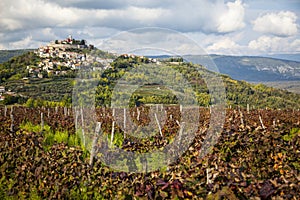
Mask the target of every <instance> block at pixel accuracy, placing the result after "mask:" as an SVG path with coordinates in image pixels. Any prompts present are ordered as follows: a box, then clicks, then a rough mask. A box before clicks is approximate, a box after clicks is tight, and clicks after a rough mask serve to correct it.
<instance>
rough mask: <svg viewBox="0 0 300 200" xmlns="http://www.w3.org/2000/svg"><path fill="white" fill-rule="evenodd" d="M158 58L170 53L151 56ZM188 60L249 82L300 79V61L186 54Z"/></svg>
mask: <svg viewBox="0 0 300 200" xmlns="http://www.w3.org/2000/svg"><path fill="white" fill-rule="evenodd" d="M150 57H153V58H158V59H166V58H170V56H169V55H160V56H150ZM184 59H186V61H187V62H193V63H197V64H201V65H203V66H205V67H207V68H209V69H212V68H215V66H216V67H217V69H218V71H219V72H220V73H222V74H226V75H229V76H230V77H231V78H233V79H236V80H244V81H249V82H266V81H273V82H274V81H300V62H297V61H291V60H283V59H276V58H268V57H261V56H228V55H215V54H212V55H186V56H184Z"/></svg>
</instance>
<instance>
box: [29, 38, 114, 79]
mask: <svg viewBox="0 0 300 200" xmlns="http://www.w3.org/2000/svg"><path fill="white" fill-rule="evenodd" d="M85 49H87V50H92V49H94V46H93V45H87V43H86V41H85V40H75V39H73V38H72V36H69V37H68V38H66V39H65V40H62V41H58V40H56V41H53V42H51V43H50V44H48V45H46V46H42V47H40V48H38V50H36V51H35V54H36V55H37V56H39V57H40V58H41V61H40V62H39V63H38V65H37V66H27V70H28V72H29V76H30V77H33V78H44V76H45V75H50V74H51V75H64V74H67V72H68V71H70V70H77V69H80V68H81V67H85V66H90V65H91V64H92V63H98V65H95V67H104V68H108V67H110V63H111V62H112V61H113V60H112V59H103V58H97V57H94V56H91V55H87V54H86V53H84V52H86V51H84V50H85Z"/></svg>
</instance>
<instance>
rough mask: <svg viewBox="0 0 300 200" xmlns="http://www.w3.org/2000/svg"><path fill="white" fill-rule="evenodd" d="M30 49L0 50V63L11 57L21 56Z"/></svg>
mask: <svg viewBox="0 0 300 200" xmlns="http://www.w3.org/2000/svg"><path fill="white" fill-rule="evenodd" d="M28 51H33V50H32V49H17V50H0V63H4V62H6V61H8V60H9V59H11V58H12V57H15V56H19V55H22V54H24V53H26V52H28Z"/></svg>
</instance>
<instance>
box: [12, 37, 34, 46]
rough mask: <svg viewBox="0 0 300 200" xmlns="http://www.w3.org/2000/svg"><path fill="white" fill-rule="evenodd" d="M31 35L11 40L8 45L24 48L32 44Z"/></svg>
mask: <svg viewBox="0 0 300 200" xmlns="http://www.w3.org/2000/svg"><path fill="white" fill-rule="evenodd" d="M32 44H33V43H32V36H28V37H26V38H24V39H22V40H20V41H16V42H11V43H10V46H11V47H12V48H13V49H25V48H28V47H30V46H31V45H32Z"/></svg>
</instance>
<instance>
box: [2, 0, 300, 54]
mask: <svg viewBox="0 0 300 200" xmlns="http://www.w3.org/2000/svg"><path fill="white" fill-rule="evenodd" d="M299 24H300V1H299V0H284V1H283V0H272V1H266V0H232V1H231V0H226V1H223V0H212V1H210V0H185V1H183V0H122V1H120V0H110V1H106V0H65V1H59V0H53V1H44V0H13V1H12V0H1V2H0V49H20V48H38V47H39V46H41V45H45V44H46V43H48V42H49V41H51V40H55V39H64V38H66V37H67V36H68V35H69V34H72V35H73V37H74V38H78V39H86V40H87V41H88V42H89V43H92V44H96V46H97V44H101V42H102V41H103V40H105V39H107V38H109V37H111V36H113V35H115V34H118V33H119V32H121V31H128V30H131V29H135V28H143V27H146V28H147V27H161V28H166V29H171V30H174V31H177V32H178V33H181V34H183V35H185V36H187V37H189V38H191V39H192V40H194V41H195V42H196V43H198V44H199V45H200V46H201V47H202V48H203V49H204V51H205V52H207V53H217V54H233V55H261V54H276V53H300V33H299V28H300V26H299ZM148 35H149V34H148ZM156 36H157V39H160V37H159V35H152V36H151V37H152V39H153V37H156ZM143 39H145V37H144V38H143ZM164 45H168V44H167V43H164Z"/></svg>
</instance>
